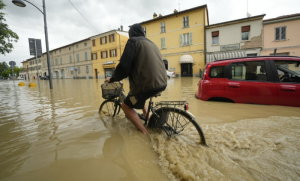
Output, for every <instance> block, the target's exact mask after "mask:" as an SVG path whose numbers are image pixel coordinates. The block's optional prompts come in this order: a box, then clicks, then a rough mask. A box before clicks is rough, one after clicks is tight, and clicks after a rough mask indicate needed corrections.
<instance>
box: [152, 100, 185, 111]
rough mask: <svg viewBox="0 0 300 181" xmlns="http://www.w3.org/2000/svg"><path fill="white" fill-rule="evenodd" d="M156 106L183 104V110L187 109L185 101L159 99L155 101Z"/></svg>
mask: <svg viewBox="0 0 300 181" xmlns="http://www.w3.org/2000/svg"><path fill="white" fill-rule="evenodd" d="M155 105H156V106H161V107H163V106H164V107H173V108H175V107H181V106H183V108H184V110H187V109H188V103H187V101H160V102H156V103H155Z"/></svg>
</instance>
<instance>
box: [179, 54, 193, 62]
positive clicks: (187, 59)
mask: <svg viewBox="0 0 300 181" xmlns="http://www.w3.org/2000/svg"><path fill="white" fill-rule="evenodd" d="M179 63H194V59H193V57H192V56H191V55H183V56H182V57H180V59H179Z"/></svg>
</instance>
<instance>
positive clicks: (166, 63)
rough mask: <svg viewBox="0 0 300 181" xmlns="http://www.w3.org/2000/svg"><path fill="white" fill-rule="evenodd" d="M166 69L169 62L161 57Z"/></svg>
mask: <svg viewBox="0 0 300 181" xmlns="http://www.w3.org/2000/svg"><path fill="white" fill-rule="evenodd" d="M163 61H164V64H165V68H166V70H169V62H168V60H166V59H163Z"/></svg>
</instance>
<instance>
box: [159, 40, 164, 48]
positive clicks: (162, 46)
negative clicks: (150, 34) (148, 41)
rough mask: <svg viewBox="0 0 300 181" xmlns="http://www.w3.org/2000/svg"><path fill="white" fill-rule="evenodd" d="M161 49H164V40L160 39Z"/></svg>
mask: <svg viewBox="0 0 300 181" xmlns="http://www.w3.org/2000/svg"><path fill="white" fill-rule="evenodd" d="M160 48H161V49H162V48H164V38H160Z"/></svg>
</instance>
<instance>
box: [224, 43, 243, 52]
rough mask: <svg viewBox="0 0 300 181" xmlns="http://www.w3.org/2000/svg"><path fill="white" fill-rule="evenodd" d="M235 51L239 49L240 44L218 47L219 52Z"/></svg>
mask: <svg viewBox="0 0 300 181" xmlns="http://www.w3.org/2000/svg"><path fill="white" fill-rule="evenodd" d="M236 49H240V44H239V43H237V44H231V45H221V46H220V50H221V51H226V50H236Z"/></svg>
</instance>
